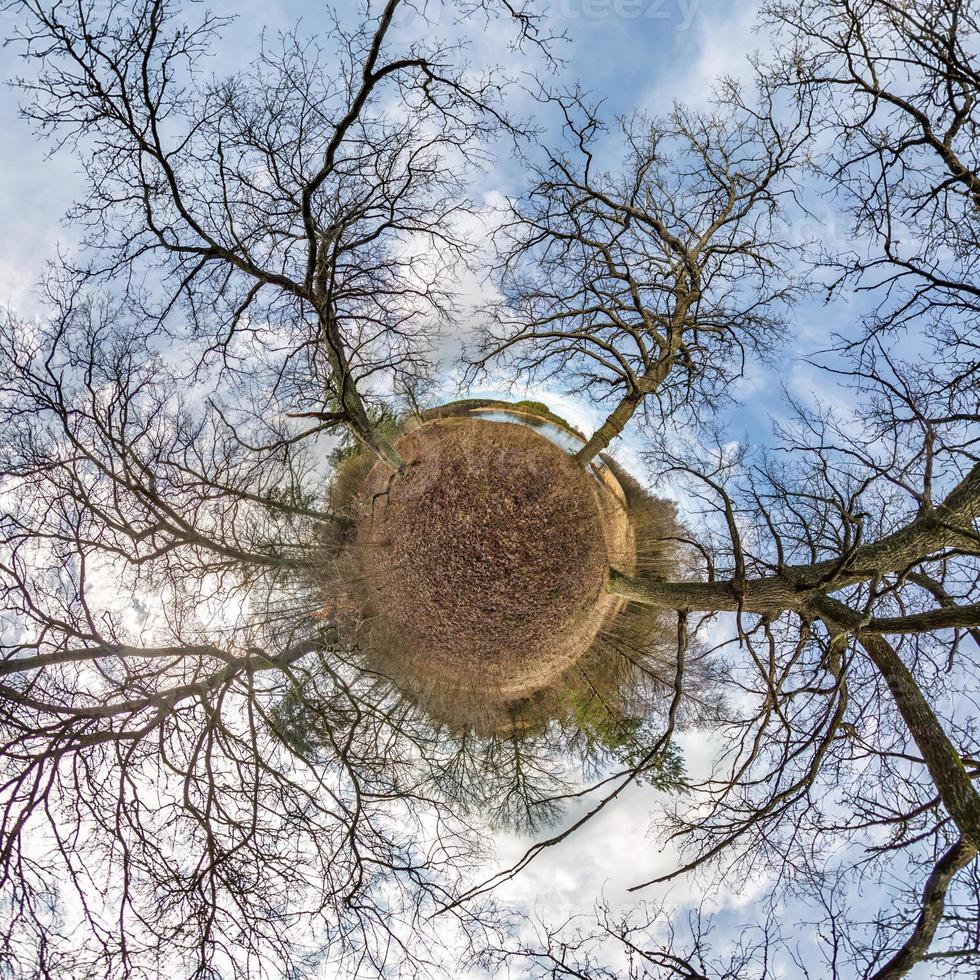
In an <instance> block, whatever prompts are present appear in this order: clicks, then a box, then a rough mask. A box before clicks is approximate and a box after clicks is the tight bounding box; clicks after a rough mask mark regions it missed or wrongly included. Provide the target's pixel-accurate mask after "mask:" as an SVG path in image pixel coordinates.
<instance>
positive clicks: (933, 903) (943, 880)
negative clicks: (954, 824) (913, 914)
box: [871, 840, 977, 980]
mask: <svg viewBox="0 0 980 980" xmlns="http://www.w3.org/2000/svg"><path fill="white" fill-rule="evenodd" d="M976 856H977V849H976V848H975V847H973V845H971V844H968V843H966V841H963V840H958V841H957V842H956V843H955V844H954V845H953V846H952V847H950V848H949V849H948V850H947V851H946V853H945V854H943V856H942V857H941V858H940V859H939V861H938V862H937V863H936V866H935V867H934V868H933V869H932V873H931V874H930V875H929V878H928V880H927V881H926V885H925V888H923V889H922V911H921V912H920V913H919V919H918V921H917V922H916V924H915V929H913V930H912V935H911V936H909V938H908V939H907V940H906V941H905V943H904V944H903V945H902V948H901V949H900V950H899V951H898V952H897V953H896V954H895V955H894V956H893V957H892V958H891V959H890V960H889V961H888V962H887V963H886V964H885V965H884V966H883V967H882V968H881V969H880V970H879V971H878V972H877V973H875V974H874V975H873V976H872V977H871V980H900V978H901V977H904V976H905V975H906V974H907V973H908V972H909V970H911V969H912V967H913V966H915V965H916V964H917V963H918V962H919V961H920V960H921V959H922V957H923V956H924V955H925V954H926V953H927V952H928V950H929V947H930V946H931V945H932V940H933V938H934V937H935V935H936V929H937V928H938V927H939V923H940V922H941V921H942V917H943V911H944V910H945V908H946V893H947V892H948V891H949V886H950V885H951V884H952V882H953V878H954V877H955V876H956V873H957V872H958V871H960V870H961V869H962V868H965V867H966V866H967V865H968V864H969V863H970V862H971V861H972V860H973V859H974V858H975V857H976Z"/></svg>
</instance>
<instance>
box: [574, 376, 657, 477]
mask: <svg viewBox="0 0 980 980" xmlns="http://www.w3.org/2000/svg"><path fill="white" fill-rule="evenodd" d="M641 401H643V395H642V394H640V393H639V392H630V393H629V394H628V395H626V396H625V397H624V398H622V399H621V400H620V402H619V404H618V405H617V406H616V407H615V408H614V409H613V410H612V412H611V413H610V415H609V417H608V418H607V419H606V421H605V422H603V423H602V425H600V426H599V428H598V429H596V430H595V432H593V433H592V437H591V438H590V439H589V441H588V442H587V443H586V444H585V445H584V446H583V447H582V448H581V449H580V450H579V451H578V452H577V453H576V454H575V461H576V462H577V463H578V464H579V465H580V466H582V467H583V468H584V467H586V466H588V465H589V463H591V462H592V460H593V459H595V457H596V456H597V455H598V454H599V453H601V452H602V451H603V449H605V448H606V447H607V446H608V445H609V443H611V442H612V441H613V439H615V438H616V436H618V435H619V434H620V432H622V431H623V429H624V428H625V427H626V423H627V422H629V420H630V419H631V418H632V417H633V415H634V414H635V413H636V409H637V407H638V406H639V404H640V402H641Z"/></svg>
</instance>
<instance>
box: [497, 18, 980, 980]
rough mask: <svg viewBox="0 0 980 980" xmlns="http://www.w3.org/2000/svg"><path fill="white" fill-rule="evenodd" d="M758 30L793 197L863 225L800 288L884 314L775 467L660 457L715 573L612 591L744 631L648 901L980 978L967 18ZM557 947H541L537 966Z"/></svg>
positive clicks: (978, 538) (843, 355)
mask: <svg viewBox="0 0 980 980" xmlns="http://www.w3.org/2000/svg"><path fill="white" fill-rule="evenodd" d="M767 15H768V17H769V18H770V22H771V23H772V22H775V24H776V26H777V27H778V29H780V30H781V31H782V33H780V34H779V35H778V37H779V44H778V45H777V50H778V51H779V55H778V56H777V58H776V59H775V63H774V64H770V65H768V66H766V67H765V69H764V70H765V71H766V73H767V74H766V78H767V82H766V85H767V86H768V88H769V90H771V91H774V92H776V91H778V92H781V93H783V94H784V95H785V96H786V97H789V98H798V99H799V102H798V106H799V107H800V109H802V107H803V106H807V107H812V110H813V111H812V113H811V112H809V110H808V119H810V121H811V123H812V125H813V129H814V131H815V133H816V134H817V135H818V137H819V138H818V140H817V141H816V142H814V143H813V144H812V145H811V146H810V147H808V148H807V152H808V153H809V154H810V160H811V162H812V164H813V167H812V169H813V177H812V178H811V181H810V182H808V183H807V184H806V185H805V186H804V187H803V188H802V192H803V193H812V192H815V191H816V190H818V189H819V187H818V185H816V183H815V181H817V180H819V179H823V178H827V179H828V180H829V187H830V190H831V192H832V194H833V195H834V196H833V198H832V202H833V203H834V204H836V205H837V206H838V207H840V208H841V209H842V210H844V211H845V212H846V213H849V214H850V215H851V216H852V218H853V227H852V231H853V241H854V243H855V244H854V250H853V251H841V252H837V251H834V249H833V246H834V243H833V242H829V241H828V242H824V243H822V247H821V248H820V249H819V250H818V251H817V254H816V255H814V256H813V265H812V267H811V270H812V271H811V274H812V275H813V276H814V277H815V278H816V277H818V276H820V275H821V273H827V272H828V271H829V276H828V277H827V282H828V286H829V296H830V297H831V298H833V297H834V296H835V295H837V294H838V293H842V292H844V291H846V290H853V291H854V292H856V294H857V295H859V296H860V295H867V296H868V298H869V300H870V301H871V305H870V306H869V307H868V308H867V310H868V312H867V313H866V315H864V316H863V317H861V319H860V321H859V322H856V323H855V324H854V328H853V330H851V331H850V332H849V334H848V335H847V336H843V337H836V338H831V340H830V344H829V345H828V346H829V347H830V348H831V349H830V350H827V351H825V352H824V353H823V354H822V355H819V356H816V357H814V359H813V365H814V367H816V368H818V369H821V370H824V371H826V372H827V373H828V375H829V376H830V377H832V378H835V379H836V380H837V381H838V382H839V383H840V384H841V387H842V391H841V394H842V397H843V398H844V399H845V400H846V406H847V407H846V408H844V409H841V408H837V409H835V410H831V409H829V408H826V407H823V406H820V405H817V406H816V407H813V406H807V405H804V404H798V405H794V406H793V410H794V411H793V414H792V416H791V420H790V421H787V422H784V423H783V424H782V425H781V427H780V428H779V430H778V431H777V436H778V441H777V445H776V447H775V451H774V452H772V453H758V454H756V453H753V452H752V451H750V450H748V449H747V448H745V447H742V448H738V447H733V445H732V443H731V442H728V441H726V440H724V439H723V438H719V440H718V443H717V445H716V446H715V447H714V449H713V450H712V449H711V448H710V446H706V445H705V444H704V442H703V441H692V442H691V443H690V444H685V443H684V441H683V440H680V439H675V440H673V441H672V442H670V443H667V444H666V445H665V446H661V447H660V448H659V449H657V450H656V451H651V453H650V460H651V463H652V464H654V465H656V466H657V467H658V468H659V469H660V471H661V472H663V473H670V474H672V475H673V476H674V477H676V478H678V479H680V480H682V481H684V484H685V486H686V488H687V492H688V494H689V496H690V499H692V500H701V501H703V504H704V509H705V521H706V526H708V527H710V528H713V531H712V533H710V534H707V535H706V536H705V539H704V543H703V546H702V555H703V557H704V565H703V568H702V574H701V576H700V577H699V579H698V580H695V581H692V580H674V581H670V580H664V578H663V577H662V576H661V577H657V576H649V575H647V576H644V575H634V576H627V575H624V574H621V573H620V572H618V571H617V570H615V569H614V570H613V571H612V572H611V576H610V589H611V590H612V591H613V592H615V593H617V594H619V595H622V596H624V597H626V598H628V599H630V600H631V601H633V602H637V603H647V604H650V605H652V606H654V607H656V608H660V609H663V610H675V611H677V613H678V616H679V620H680V623H681V626H682V628H683V627H684V626H685V624H687V625H688V628H693V629H695V631H696V630H697V629H699V628H700V623H703V622H704V620H703V619H702V620H700V621H699V620H698V618H697V617H696V614H698V613H701V614H707V615H708V617H709V618H711V617H717V616H718V615H719V614H723V615H726V616H729V617H731V618H730V620H729V621H730V622H731V626H732V631H731V632H732V638H731V640H728V641H725V642H724V643H723V644H722V645H721V647H720V648H719V653H720V654H722V655H723V656H724V658H725V660H726V662H727V663H728V666H729V668H730V669H731V671H732V678H733V682H734V683H735V684H736V685H737V686H738V689H739V690H740V691H741V692H742V693H743V694H744V695H745V701H744V702H743V710H740V711H733V713H732V714H731V716H730V718H729V719H728V721H727V723H726V724H725V725H723V726H722V731H723V732H724V733H725V735H726V739H725V741H724V743H723V745H724V746H727V747H725V748H723V750H722V755H721V757H720V758H719V759H718V761H717V766H716V770H715V772H714V773H713V775H712V776H711V777H710V778H709V779H707V780H706V781H704V782H703V783H700V784H694V785H692V786H691V787H690V790H691V792H690V793H689V795H688V796H687V797H685V798H684V799H683V800H681V801H680V805H679V806H678V808H677V810H676V812H675V813H674V814H673V820H672V821H671V822H669V823H668V824H667V826H668V827H669V828H670V833H672V834H673V835H675V838H676V840H678V842H680V843H681V844H682V845H683V846H684V847H685V848H686V849H687V850H686V855H687V859H686V860H685V862H684V863H683V865H682V866H681V867H679V868H677V869H676V870H675V871H673V872H671V873H669V874H668V875H666V876H665V878H661V879H659V880H660V881H664V880H669V879H673V878H674V877H676V876H679V875H682V874H687V873H694V872H700V873H708V870H709V869H712V871H711V873H718V875H719V877H721V876H722V875H728V876H731V875H747V874H749V873H754V874H756V875H760V874H761V875H765V874H770V875H771V876H772V880H773V881H774V882H775V884H774V887H775V888H777V889H779V890H781V892H782V893H786V892H789V893H796V894H799V893H801V892H802V893H804V894H806V895H807V896H809V898H810V899H811V900H812V901H813V902H815V903H816V906H817V907H818V908H819V909H822V921H821V934H822V935H823V937H824V939H825V943H824V955H825V957H826V962H825V963H824V964H823V968H824V970H825V972H826V974H827V975H832V976H840V977H844V976H855V975H857V976H861V977H876V978H889V980H892V978H897V977H902V976H905V975H907V974H908V972H909V971H910V970H911V969H912V967H913V966H915V965H916V964H918V963H928V962H935V963H936V964H937V965H938V964H941V967H940V968H941V969H942V970H945V971H946V972H947V973H949V974H953V973H956V974H957V975H963V976H973V975H975V972H976V968H977V963H978V961H980V941H978V935H977V933H976V922H977V919H978V910H980V889H978V873H977V861H976V856H977V850H978V847H980V793H978V790H977V786H976V782H977V779H978V778H980V759H978V755H980V752H978V749H980V744H978V741H977V731H978V728H977V718H976V714H975V706H976V698H977V680H978V678H977V674H976V663H977V660H976V651H977V647H978V641H980V605H978V603H977V596H978V584H980V562H978V557H980V535H978V519H980V463H978V454H977V445H978V439H980V436H978V422H980V410H978V402H977V387H976V365H977V359H976V350H977V346H976V345H977V320H976V304H975V296H976V282H975V280H976V265H975V263H976V257H977V255H978V254H980V240H978V236H977V216H978V214H980V212H978V209H977V202H976V199H975V194H974V193H973V185H974V183H975V179H976V174H977V173H978V172H980V171H978V168H977V161H978V156H977V148H976V136H977V116H976V113H977V108H976V92H977V83H976V80H977V77H978V76H977V62H976V51H977V40H978V35H980V30H978V20H977V11H976V5H975V4H972V3H955V2H954V3H942V4H937V5H925V4H922V5H920V4H915V3H901V4H898V3H889V2H877V0H867V2H861V3H850V2H843V0H842V2H839V3H838V2H835V0H830V2H817V0H814V2H807V3H786V4H783V3H773V4H769V5H767ZM825 186H826V185H825ZM900 343H901V344H903V345H904V349H903V347H900V346H899V344H900ZM571 363H572V362H571V361H570V360H569V361H566V362H564V363H563V364H562V367H563V368H564V367H567V366H570V365H571ZM692 623H693V624H694V625H693V627H691V625H690V624H692ZM679 662H680V661H679ZM677 689H678V692H679V697H680V696H682V691H683V674H682V672H680V671H679V674H678V684H677ZM745 705H747V707H745ZM650 758H654V756H651V757H650ZM642 771H643V770H642V764H641V765H640V766H638V767H635V768H633V769H630V770H625V771H624V772H623V773H622V774H621V776H620V778H619V780H617V781H613V782H612V783H610V782H608V781H604V782H601V783H599V784H597V787H596V794H597V802H595V803H594V805H593V807H592V809H591V810H590V811H589V813H588V814H587V815H586V818H585V819H583V820H580V821H577V822H576V823H575V824H574V825H573V826H572V827H570V828H566V829H565V830H563V831H561V832H559V833H557V834H555V835H553V836H551V837H549V838H546V839H544V840H542V841H540V842H539V843H538V844H536V845H535V846H534V847H533V848H531V849H530V850H529V851H528V852H527V854H526V855H525V857H524V859H523V860H522V862H520V863H519V864H518V865H516V866H515V867H514V868H512V869H509V870H507V871H505V872H502V875H503V876H507V875H509V874H511V873H513V872H514V871H515V870H516V869H518V868H520V867H523V866H524V865H525V864H526V862H527V861H528V860H531V859H533V857H534V856H535V855H536V854H537V853H539V852H540V850H541V849H542V848H543V847H548V846H552V845H555V844H557V843H559V842H560V841H561V840H562V839H564V838H565V837H567V835H568V834H569V833H572V832H575V831H576V830H577V829H578V828H579V827H581V826H582V825H583V824H584V823H585V822H586V821H587V820H588V819H589V818H590V817H591V816H592V815H593V814H594V813H597V812H599V811H600V810H601V809H603V808H604V807H605V806H607V805H609V804H610V803H611V802H612V801H613V800H614V799H615V798H616V796H617V795H618V794H619V793H621V791H622V789H623V788H624V787H625V785H627V784H628V783H629V782H630V781H631V780H632V779H634V778H636V776H637V775H638V774H639V773H641V772H642ZM693 801H700V802H699V803H698V804H696V805H692V802H693ZM886 876H887V877H888V879H889V880H890V881H893V882H900V883H902V884H901V885H900V886H899V888H898V894H896V896H895V897H894V898H893V900H892V901H891V902H890V904H889V907H888V908H882V909H880V910H878V911H877V912H872V914H871V915H870V917H865V916H864V915H863V913H862V911H861V909H860V908H859V907H856V906H855V904H854V903H853V901H852V898H853V895H854V894H855V889H857V888H858V887H860V885H861V884H862V883H868V882H874V883H876V884H877V883H878V882H879V881H880V880H881V879H882V878H884V877H886ZM906 883H907V884H906ZM647 884H652V882H648V883H647ZM637 887H638V888H642V887H645V885H638V886H637ZM554 948H555V947H554V945H553V944H552V943H545V944H544V947H543V949H541V948H539V951H540V952H541V953H542V956H544V957H545V959H543V960H542V962H544V963H546V964H547V962H548V961H547V958H546V957H547V955H548V953H549V951H553V950H554ZM600 965H601V961H600ZM799 965H800V968H801V969H803V968H804V967H805V964H799ZM593 966H595V964H594V963H593ZM701 972H702V973H708V971H707V970H705V969H703V968H702V969H701ZM545 975H548V974H547V973H545ZM555 975H558V976H561V975H563V974H562V973H561V972H557V973H556V974H555ZM566 975H574V974H571V973H569V972H568V971H567V970H566ZM581 975H585V976H601V975H603V974H602V972H601V970H597V969H591V970H590V969H588V968H583V969H582V970H581ZM654 975H656V974H654ZM682 975H684V974H682ZM691 975H697V974H696V973H694V972H692V973H691Z"/></svg>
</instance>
